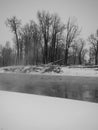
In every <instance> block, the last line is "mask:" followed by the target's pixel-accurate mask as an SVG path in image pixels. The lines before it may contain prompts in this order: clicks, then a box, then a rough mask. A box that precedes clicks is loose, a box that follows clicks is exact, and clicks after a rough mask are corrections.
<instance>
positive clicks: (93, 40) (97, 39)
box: [88, 30, 98, 65]
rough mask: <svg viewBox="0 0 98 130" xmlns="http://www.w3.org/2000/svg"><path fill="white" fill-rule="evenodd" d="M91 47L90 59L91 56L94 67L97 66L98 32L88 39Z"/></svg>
mask: <svg viewBox="0 0 98 130" xmlns="http://www.w3.org/2000/svg"><path fill="white" fill-rule="evenodd" d="M88 41H89V43H90V45H91V47H90V57H91V56H92V55H93V56H94V58H95V65H97V64H98V30H97V31H96V34H91V35H90V36H89V38H88Z"/></svg>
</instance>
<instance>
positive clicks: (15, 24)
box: [6, 16, 21, 64]
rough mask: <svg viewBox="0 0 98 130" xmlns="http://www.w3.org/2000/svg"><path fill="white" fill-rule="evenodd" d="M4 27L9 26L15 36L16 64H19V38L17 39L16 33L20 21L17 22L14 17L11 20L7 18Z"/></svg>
mask: <svg viewBox="0 0 98 130" xmlns="http://www.w3.org/2000/svg"><path fill="white" fill-rule="evenodd" d="M6 25H7V26H9V27H10V28H11V30H12V32H14V34H15V38H16V47H17V63H18V64H19V58H20V57H19V55H20V45H19V37H18V32H19V29H20V25H21V21H20V20H18V19H17V18H16V17H15V16H13V17H12V18H8V19H7V21H6Z"/></svg>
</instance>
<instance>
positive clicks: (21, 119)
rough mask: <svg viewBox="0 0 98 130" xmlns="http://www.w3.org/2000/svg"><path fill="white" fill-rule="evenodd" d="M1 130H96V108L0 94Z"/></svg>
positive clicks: (97, 129) (2, 92)
mask: <svg viewBox="0 0 98 130" xmlns="http://www.w3.org/2000/svg"><path fill="white" fill-rule="evenodd" d="M0 130H98V104H95V103H87V102H83V101H74V100H69V99H60V98H53V97H44V96H37V95H29V94H20V93H14V92H4V91H0Z"/></svg>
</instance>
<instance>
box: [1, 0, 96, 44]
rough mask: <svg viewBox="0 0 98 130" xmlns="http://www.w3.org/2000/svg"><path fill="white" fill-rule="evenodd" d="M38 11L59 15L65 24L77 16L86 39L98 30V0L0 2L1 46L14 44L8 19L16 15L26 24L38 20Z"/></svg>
mask: <svg viewBox="0 0 98 130" xmlns="http://www.w3.org/2000/svg"><path fill="white" fill-rule="evenodd" d="M38 10H40V11H41V10H46V11H49V12H50V13H58V15H59V16H60V17H61V20H62V21H63V23H66V22H67V20H68V18H69V17H73V16H75V17H76V18H77V22H78V25H79V26H80V28H82V33H81V34H82V37H83V38H84V39H87V37H88V36H89V35H90V34H91V33H95V31H96V29H98V0H0V44H4V43H5V42H6V41H10V42H12V37H13V35H12V33H11V31H10V29H9V28H7V27H6V25H5V21H6V19H7V18H9V17H12V16H14V15H15V16H17V18H19V19H21V20H22V23H23V24H25V23H27V22H29V20H31V19H33V20H35V21H36V20H37V19H36V13H37V11H38Z"/></svg>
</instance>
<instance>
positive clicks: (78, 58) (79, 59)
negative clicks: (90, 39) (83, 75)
mask: <svg viewBox="0 0 98 130" xmlns="http://www.w3.org/2000/svg"><path fill="white" fill-rule="evenodd" d="M85 45H86V43H85V41H84V40H83V39H82V38H80V39H78V40H77V41H74V43H73V44H72V46H71V47H72V50H73V54H72V55H73V63H74V64H80V65H81V64H82V63H84V61H85V56H86V53H87V49H86V48H85Z"/></svg>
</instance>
